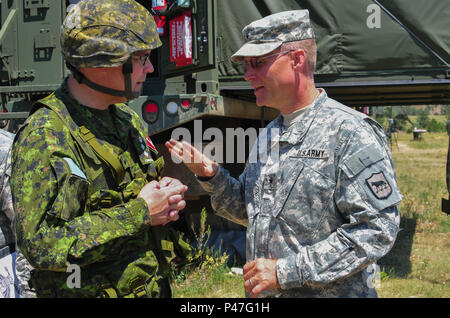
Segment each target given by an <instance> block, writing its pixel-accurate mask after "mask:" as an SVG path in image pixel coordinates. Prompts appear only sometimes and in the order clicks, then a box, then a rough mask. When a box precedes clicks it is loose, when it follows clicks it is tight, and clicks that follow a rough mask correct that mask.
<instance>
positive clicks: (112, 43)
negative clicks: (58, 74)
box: [60, 0, 161, 68]
mask: <svg viewBox="0 0 450 318" xmlns="http://www.w3.org/2000/svg"><path fill="white" fill-rule="evenodd" d="M60 40H61V49H62V53H63V55H64V57H65V58H66V61H67V62H68V63H69V64H70V65H72V66H74V67H76V68H80V67H115V66H120V65H123V64H124V63H125V61H127V60H128V58H129V57H130V55H131V54H133V53H134V52H137V51H141V50H151V49H155V48H157V47H159V46H161V41H160V39H159V35H158V31H157V28H156V23H155V20H154V18H153V16H152V15H151V14H150V12H148V10H147V9H146V8H145V7H143V6H142V5H141V4H139V3H138V2H136V1H133V0H82V1H80V2H78V3H77V4H75V5H74V6H73V7H72V8H71V9H70V11H69V13H68V14H67V16H66V18H65V20H64V23H63V25H62V26H61V38H60Z"/></svg>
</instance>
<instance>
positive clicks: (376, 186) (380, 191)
mask: <svg viewBox="0 0 450 318" xmlns="http://www.w3.org/2000/svg"><path fill="white" fill-rule="evenodd" d="M366 183H367V185H368V186H369V188H370V190H371V191H372V193H373V195H374V196H375V197H377V198H378V199H380V200H383V199H387V198H389V196H390V195H391V193H392V188H391V186H390V184H389V182H388V181H387V180H386V177H385V176H384V173H383V171H380V172H378V173H373V174H372V175H371V176H370V178H368V179H366Z"/></svg>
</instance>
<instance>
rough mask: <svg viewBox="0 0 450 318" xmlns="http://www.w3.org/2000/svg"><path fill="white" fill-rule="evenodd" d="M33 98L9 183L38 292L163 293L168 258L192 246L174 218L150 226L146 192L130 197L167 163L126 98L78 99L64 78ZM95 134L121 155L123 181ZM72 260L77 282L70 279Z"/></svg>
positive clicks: (15, 150)
mask: <svg viewBox="0 0 450 318" xmlns="http://www.w3.org/2000/svg"><path fill="white" fill-rule="evenodd" d="M37 105H40V106H42V107H36V110H33V111H34V113H33V114H32V115H31V116H30V117H29V118H28V119H27V121H26V123H25V125H24V126H23V127H22V128H21V130H20V131H19V132H18V133H17V136H16V139H15V141H14V144H13V150H12V158H13V166H12V177H11V188H12V191H13V201H14V206H15V209H16V212H17V214H18V226H17V239H18V244H19V246H20V248H21V250H22V251H23V253H24V255H25V256H26V257H27V259H28V260H29V261H30V263H31V264H32V265H33V266H34V267H35V270H34V271H33V273H32V282H33V285H34V287H35V288H36V289H37V293H38V296H39V297H46V296H47V297H98V296H112V297H115V296H118V297H138V296H158V295H159V296H161V292H162V291H161V290H159V288H158V284H159V285H160V286H161V284H160V283H161V282H163V281H165V283H166V284H165V286H166V287H167V285H168V284H167V281H166V280H165V278H166V277H167V276H168V275H169V272H170V269H171V266H169V264H171V263H172V262H175V261H177V262H178V261H179V260H180V259H182V258H184V257H185V256H186V255H187V253H188V252H189V246H188V245H187V244H186V243H185V242H184V241H182V239H181V237H180V236H179V233H178V232H176V231H175V230H173V229H172V227H171V226H170V225H169V226H165V227H162V226H154V227H151V217H150V215H149V213H148V208H147V204H146V202H145V201H144V200H143V199H137V198H136V196H137V194H138V193H139V191H140V190H141V189H142V187H143V186H144V185H145V184H146V183H148V182H149V181H151V180H154V179H158V178H159V177H160V174H161V173H162V168H163V164H164V161H163V158H162V157H159V158H158V159H157V158H156V150H155V152H153V150H151V149H150V148H149V147H148V146H147V145H146V143H145V138H146V136H147V134H146V130H145V127H144V126H143V124H142V122H141V120H140V118H139V117H138V116H137V114H136V113H135V112H133V111H132V110H131V109H130V108H128V107H127V106H126V105H124V104H117V105H111V106H110V107H109V108H108V110H106V111H95V110H93V109H91V108H89V107H84V106H82V105H80V104H79V103H78V102H77V101H76V100H74V99H73V98H72V97H71V96H70V94H69V92H68V90H67V85H66V83H65V82H64V83H63V85H62V86H61V88H60V89H58V90H57V91H56V92H55V93H53V94H52V95H50V96H48V97H47V98H45V99H43V100H41V101H40V102H39V104H37ZM83 127H84V128H83ZM83 136H84V137H83ZM83 138H85V139H83ZM86 138H87V139H86ZM92 138H95V141H96V142H98V143H99V144H100V145H101V146H102V147H103V148H104V149H106V150H108V151H109V153H111V154H113V155H114V156H115V157H116V158H119V159H120V162H121V164H122V166H123V169H124V176H123V179H122V181H120V179H119V181H118V179H116V178H115V172H114V169H112V168H111V167H110V165H109V164H108V162H107V161H106V162H105V161H104V160H102V159H101V155H100V154H99V153H97V150H95V148H93V147H91V146H90V145H89V144H88V143H87V142H86V140H91V139H92ZM73 264H76V265H78V266H79V268H80V271H79V273H80V275H79V276H80V279H81V281H80V284H78V285H77V284H76V279H75V277H73V279H72V281H71V280H70V279H69V275H71V274H72V271H69V270H68V268H69V266H70V268H74V267H72V266H71V265H73ZM66 270H67V271H68V272H66ZM74 286H75V288H74ZM165 292H167V291H165ZM166 295H167V294H166Z"/></svg>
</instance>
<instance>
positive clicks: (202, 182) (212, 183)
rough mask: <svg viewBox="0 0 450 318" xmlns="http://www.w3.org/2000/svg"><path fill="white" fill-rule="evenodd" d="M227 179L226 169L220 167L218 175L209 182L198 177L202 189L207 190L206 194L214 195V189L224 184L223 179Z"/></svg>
mask: <svg viewBox="0 0 450 318" xmlns="http://www.w3.org/2000/svg"><path fill="white" fill-rule="evenodd" d="M226 177H227V175H226V173H225V170H224V168H222V167H221V166H219V170H217V173H216V174H215V175H214V176H213V177H211V178H210V179H208V180H205V179H200V178H199V177H198V176H197V181H198V183H199V184H200V185H201V186H202V188H203V189H205V191H206V192H208V193H213V192H214V188H215V187H216V186H217V185H221V184H223V179H224V178H226Z"/></svg>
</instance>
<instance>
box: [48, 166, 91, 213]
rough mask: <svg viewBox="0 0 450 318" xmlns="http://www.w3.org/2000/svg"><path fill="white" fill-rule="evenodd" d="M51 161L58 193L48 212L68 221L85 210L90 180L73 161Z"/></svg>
mask: <svg viewBox="0 0 450 318" xmlns="http://www.w3.org/2000/svg"><path fill="white" fill-rule="evenodd" d="M50 161H51V162H50V165H51V167H52V169H53V171H54V173H55V175H56V179H57V183H58V194H57V196H56V199H55V201H54V202H53V205H52V207H51V209H50V210H49V211H48V213H49V214H50V215H52V216H54V217H56V218H59V219H62V220H64V221H68V220H71V219H73V218H74V217H76V216H78V215H81V214H82V213H83V212H84V209H85V204H86V199H87V194H88V190H89V182H88V180H87V179H85V175H84V173H83V172H82V171H81V170H80V169H79V168H78V167H77V166H76V165H75V164H74V163H73V161H71V163H70V164H69V163H68V161H66V160H65V159H62V158H54V159H51V160H50ZM72 164H73V165H72ZM77 168H78V170H77Z"/></svg>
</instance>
